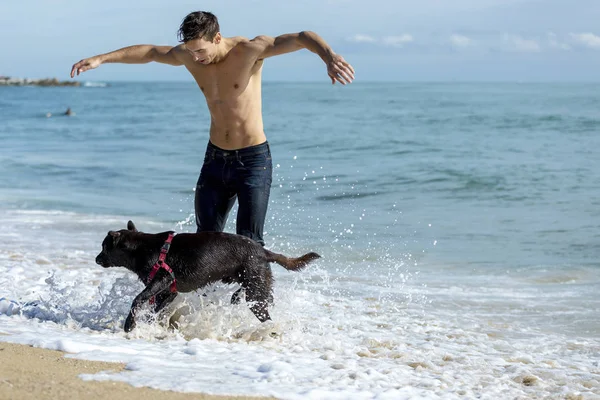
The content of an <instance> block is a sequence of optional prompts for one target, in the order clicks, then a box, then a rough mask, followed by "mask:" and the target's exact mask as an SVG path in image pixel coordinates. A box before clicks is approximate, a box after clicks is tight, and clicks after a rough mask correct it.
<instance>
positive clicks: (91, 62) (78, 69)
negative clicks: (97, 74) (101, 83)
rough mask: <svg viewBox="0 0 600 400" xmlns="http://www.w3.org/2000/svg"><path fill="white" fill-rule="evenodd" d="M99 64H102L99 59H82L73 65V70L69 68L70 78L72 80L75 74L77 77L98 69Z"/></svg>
mask: <svg viewBox="0 0 600 400" xmlns="http://www.w3.org/2000/svg"><path fill="white" fill-rule="evenodd" d="M100 64H102V62H101V61H100V58H99V57H91V58H86V59H83V60H81V61H79V62H78V63H75V64H73V68H71V78H73V77H74V76H75V74H76V73H77V75H79V74H80V73H82V72H85V71H87V70H90V69H94V68H96V67H98V66H99V65H100Z"/></svg>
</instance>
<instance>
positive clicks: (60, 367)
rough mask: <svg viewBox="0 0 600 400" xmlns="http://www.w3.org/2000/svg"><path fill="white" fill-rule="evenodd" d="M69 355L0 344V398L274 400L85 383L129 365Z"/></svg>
mask: <svg viewBox="0 0 600 400" xmlns="http://www.w3.org/2000/svg"><path fill="white" fill-rule="evenodd" d="M67 354H68V353H65V352H62V351H57V350H48V349H42V348H38V347H32V346H30V345H23V344H15V343H10V342H0V398H2V399H31V400H38V399H48V398H53V399H67V398H68V399H86V400H88V399H89V400H105V399H106V400H108V399H111V400H112V399H115V398H125V399H128V400H133V399H143V400H159V399H161V400H162V399H165V400H192V399H196V400H226V399H235V400H260V399H273V397H250V396H226V395H211V394H204V393H183V392H174V391H165V390H158V389H151V388H148V387H135V386H132V385H129V384H127V383H124V382H117V381H84V380H83V379H81V378H79V375H81V374H95V373H98V372H101V371H110V372H120V371H123V370H124V369H125V364H121V363H111V362H102V361H87V360H80V359H76V358H67V357H65V355H67Z"/></svg>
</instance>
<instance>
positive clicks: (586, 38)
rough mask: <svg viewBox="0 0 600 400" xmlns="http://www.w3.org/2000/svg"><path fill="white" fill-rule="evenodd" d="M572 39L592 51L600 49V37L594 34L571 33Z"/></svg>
mask: <svg viewBox="0 0 600 400" xmlns="http://www.w3.org/2000/svg"><path fill="white" fill-rule="evenodd" d="M570 36H571V38H572V39H573V40H575V41H576V42H577V43H579V44H581V45H583V46H585V47H589V48H591V49H600V36H597V35H594V34H593V33H571V35H570Z"/></svg>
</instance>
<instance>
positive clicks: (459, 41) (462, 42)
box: [449, 34, 473, 48]
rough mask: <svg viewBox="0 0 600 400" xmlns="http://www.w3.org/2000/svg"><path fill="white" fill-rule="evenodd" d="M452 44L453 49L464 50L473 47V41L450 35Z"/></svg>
mask: <svg viewBox="0 0 600 400" xmlns="http://www.w3.org/2000/svg"><path fill="white" fill-rule="evenodd" d="M449 40H450V44H451V45H452V46H453V47H457V48H464V47H469V46H472V45H473V40H472V39H471V38H468V37H466V36H463V35H457V34H453V35H450V39H449Z"/></svg>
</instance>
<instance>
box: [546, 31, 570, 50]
mask: <svg viewBox="0 0 600 400" xmlns="http://www.w3.org/2000/svg"><path fill="white" fill-rule="evenodd" d="M547 37H548V45H549V46H550V47H551V48H553V49H559V50H571V46H569V45H568V44H566V43H564V42H561V41H560V40H558V37H557V36H556V34H555V33H553V32H548V35H547Z"/></svg>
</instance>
